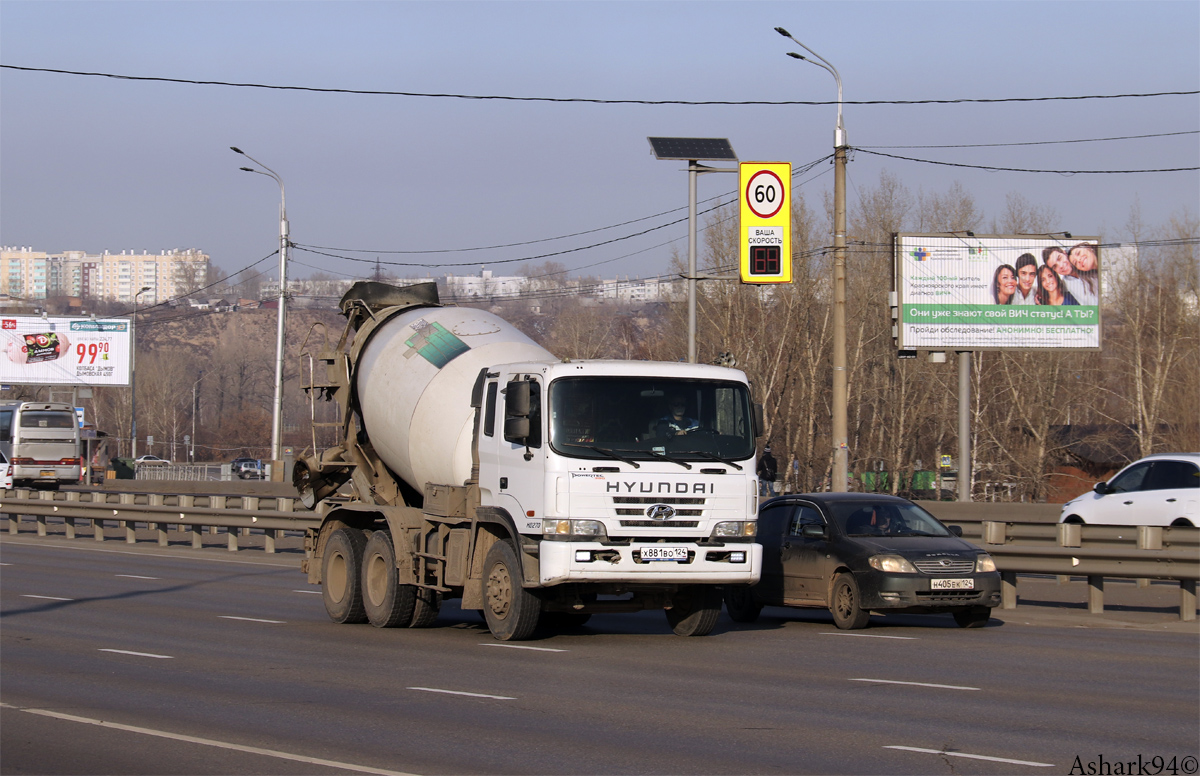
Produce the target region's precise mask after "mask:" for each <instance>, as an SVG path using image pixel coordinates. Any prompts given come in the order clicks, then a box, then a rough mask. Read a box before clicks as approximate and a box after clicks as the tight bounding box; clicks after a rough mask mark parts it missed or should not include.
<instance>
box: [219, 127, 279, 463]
mask: <svg viewBox="0 0 1200 776" xmlns="http://www.w3.org/2000/svg"><path fill="white" fill-rule="evenodd" d="M229 150H230V151H233V152H234V153H237V154H241V155H242V156H244V157H246V158H247V159H249V160H250V161H252V162H254V163H255V164H257V165H258V166H259V167H261V168H263V169H262V170H256V169H254V168H253V167H241V168H239V169H241V170H243V171H245V172H256V173H258V174H259V175H266V176H267V177H268V178H272V179H273V180H274V181H275V182H276V183H278V184H279V316H278V321H277V326H276V332H275V401H274V403H273V404H272V405H271V462H272V470H273V469H274V463H275V462H276V461H279V460H281V459H282V458H283V455H282V449H283V334H284V328H285V327H284V324H285V322H286V320H287V310H286V304H287V250H288V220H287V199H286V198H285V196H284V190H283V179H282V178H280V177H279V175H278V174H277V173H276V172H275V171H274V170H272V169H271V168H270V167H268V166H266V165H265V164H263V163H262V162H260V161H258V160H257V159H255V158H254V157H252V156H250V154H248V153H246V152H245V151H243V150H242V149H240V148H238V147H237V146H229ZM263 170H266V172H263Z"/></svg>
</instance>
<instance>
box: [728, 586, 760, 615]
mask: <svg viewBox="0 0 1200 776" xmlns="http://www.w3.org/2000/svg"><path fill="white" fill-rule="evenodd" d="M725 611H727V612H729V619H731V620H733V621H734V622H754V621H755V620H757V619H758V614H759V612H761V611H762V604H760V603H758V602H756V601H755V600H754V593H752V592H750V586H749V585H726V587H725Z"/></svg>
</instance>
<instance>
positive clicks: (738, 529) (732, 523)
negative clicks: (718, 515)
mask: <svg viewBox="0 0 1200 776" xmlns="http://www.w3.org/2000/svg"><path fill="white" fill-rule="evenodd" d="M712 535H713V537H714V538H719V539H734V538H743V537H747V536H749V537H754V536H756V535H758V521H756V520H726V521H725V522H721V523H717V524H716V525H715V526H713V532H712Z"/></svg>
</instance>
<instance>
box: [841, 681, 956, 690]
mask: <svg viewBox="0 0 1200 776" xmlns="http://www.w3.org/2000/svg"><path fill="white" fill-rule="evenodd" d="M850 681H852V682H870V683H871V684H907V685H911V686H913V687H938V688H940V689H943V690H978V689H979V688H978V687H962V686H960V685H957V684H929V683H928V682H898V681H895V680H894V679H851V680H850Z"/></svg>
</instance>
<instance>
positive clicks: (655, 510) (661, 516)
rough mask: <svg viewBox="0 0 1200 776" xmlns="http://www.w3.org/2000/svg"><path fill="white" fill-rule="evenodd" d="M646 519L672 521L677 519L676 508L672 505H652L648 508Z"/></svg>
mask: <svg viewBox="0 0 1200 776" xmlns="http://www.w3.org/2000/svg"><path fill="white" fill-rule="evenodd" d="M646 517H648V518H650V519H651V520H670V519H671V518H672V517H675V507H673V506H671V505H670V504H652V505H650V506H648V507H646Z"/></svg>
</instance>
